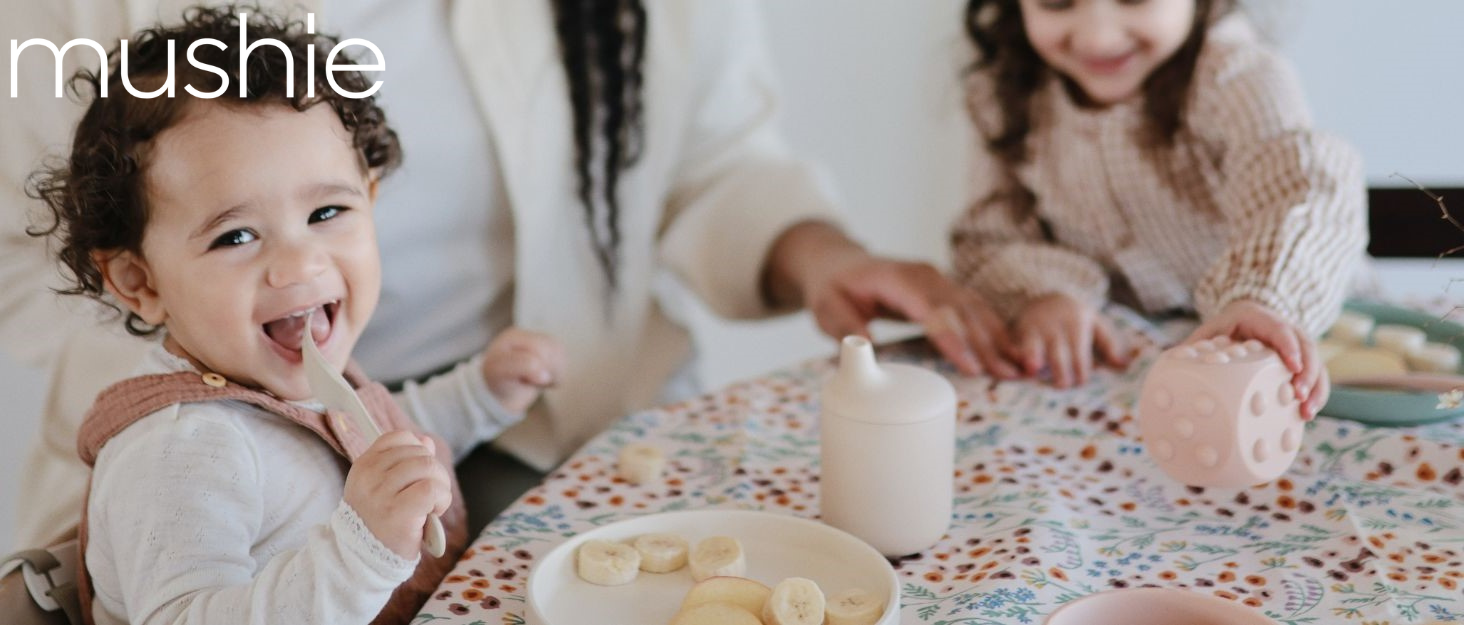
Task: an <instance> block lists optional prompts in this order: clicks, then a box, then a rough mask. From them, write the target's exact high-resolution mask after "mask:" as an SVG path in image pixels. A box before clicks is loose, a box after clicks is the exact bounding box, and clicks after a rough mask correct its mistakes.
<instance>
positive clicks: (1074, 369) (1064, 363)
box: [1014, 293, 1129, 388]
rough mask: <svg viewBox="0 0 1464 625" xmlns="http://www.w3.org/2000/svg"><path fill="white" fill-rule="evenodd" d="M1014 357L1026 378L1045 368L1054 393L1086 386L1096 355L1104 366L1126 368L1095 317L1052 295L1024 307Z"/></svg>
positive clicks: (1104, 323) (1109, 330)
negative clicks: (1082, 385) (1074, 386)
mask: <svg viewBox="0 0 1464 625" xmlns="http://www.w3.org/2000/svg"><path fill="white" fill-rule="evenodd" d="M1014 332H1015V334H1016V351H1017V355H1018V362H1020V363H1021V365H1022V367H1023V369H1025V371H1026V373H1027V375H1037V372H1039V371H1041V370H1042V369H1043V368H1044V367H1046V368H1047V369H1048V370H1049V372H1050V373H1051V374H1052V383H1053V385H1054V386H1056V387H1058V388H1068V387H1070V386H1073V385H1081V384H1086V383H1087V382H1088V376H1089V375H1090V374H1091V373H1092V371H1093V354H1094V352H1095V351H1096V352H1097V354H1098V356H1099V357H1100V358H1101V359H1102V361H1103V362H1104V363H1107V364H1109V365H1112V366H1114V367H1117V368H1120V369H1121V368H1123V367H1127V366H1128V362H1129V361H1128V357H1127V355H1126V353H1125V350H1124V349H1123V348H1122V346H1121V345H1120V343H1119V340H1118V336H1117V333H1115V332H1114V330H1113V327H1112V326H1111V325H1109V323H1108V320H1106V319H1104V318H1103V316H1102V315H1100V314H1098V311H1097V310H1096V309H1094V308H1093V307H1091V306H1088V305H1087V304H1084V303H1082V302H1080V301H1078V300H1076V299H1074V298H1072V297H1070V296H1067V295H1061V294H1055V293H1054V294H1050V295H1044V296H1042V297H1038V298H1037V299H1034V300H1032V301H1031V302H1028V303H1027V307H1026V308H1025V309H1023V310H1022V314H1021V315H1020V316H1018V317H1017V322H1016V327H1015V330H1014Z"/></svg>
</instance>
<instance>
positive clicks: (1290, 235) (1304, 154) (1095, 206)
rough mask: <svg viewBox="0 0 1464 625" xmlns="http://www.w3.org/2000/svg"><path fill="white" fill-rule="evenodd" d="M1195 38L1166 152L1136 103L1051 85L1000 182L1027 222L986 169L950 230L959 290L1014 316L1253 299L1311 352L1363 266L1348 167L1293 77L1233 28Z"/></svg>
mask: <svg viewBox="0 0 1464 625" xmlns="http://www.w3.org/2000/svg"><path fill="white" fill-rule="evenodd" d="M1208 35H1209V36H1208V39H1207V41H1206V43H1205V46H1204V48H1203V50H1202V52H1201V53H1200V56H1199V60H1198V62H1197V64H1196V68H1195V72H1194V77H1193V82H1192V84H1191V86H1190V91H1191V93H1190V99H1189V104H1188V107H1189V108H1188V109H1187V112H1186V116H1185V118H1184V120H1183V124H1182V128H1181V129H1180V132H1179V133H1178V135H1177V136H1176V137H1175V139H1174V144H1173V145H1172V146H1158V145H1153V142H1150V141H1146V140H1144V135H1143V134H1142V133H1143V131H1144V130H1145V124H1146V119H1145V115H1144V111H1143V108H1142V102H1141V101H1129V102H1125V103H1122V104H1117V105H1113V106H1110V107H1107V108H1103V109H1086V108H1082V107H1080V106H1079V105H1078V104H1077V103H1075V102H1074V101H1073V100H1072V98H1071V97H1070V96H1069V95H1068V93H1067V91H1066V89H1065V88H1064V86H1063V85H1062V83H1061V82H1060V81H1058V80H1056V79H1049V80H1047V81H1046V83H1045V84H1044V85H1043V86H1042V87H1040V88H1039V89H1038V91H1037V93H1036V94H1035V95H1034V97H1033V100H1032V119H1033V129H1032V130H1031V132H1030V133H1029V135H1028V137H1027V147H1028V157H1027V160H1026V162H1024V163H1023V164H1022V165H1021V166H1020V167H1018V168H1017V171H1015V172H1012V175H1014V176H1015V181H1016V182H1018V183H1019V184H1020V185H1021V186H1023V187H1025V188H1026V189H1027V190H1029V191H1031V192H1032V193H1033V194H1034V195H1035V198H1036V200H1035V205H1034V206H1033V207H1032V209H1031V210H1030V211H1017V210H1013V205H1012V203H1010V202H1009V201H1007V200H1008V198H1009V197H1010V196H1009V195H1008V194H1009V193H1010V187H1009V185H1010V184H1011V182H1012V179H1011V178H1010V177H1009V176H1008V175H1006V174H1004V173H1003V170H1002V167H1001V166H1000V165H999V164H998V162H997V161H996V159H995V157H994V156H992V155H990V154H982V155H981V158H978V165H977V168H976V171H975V172H974V179H975V187H976V189H975V190H976V195H975V197H976V202H975V203H974V204H973V205H972V207H971V208H970V209H969V210H968V211H967V212H966V213H965V214H964V215H963V216H962V217H960V218H959V219H958V220H957V221H956V223H955V226H954V230H953V236H952V245H953V248H952V256H953V259H954V265H955V269H956V274H957V277H958V278H959V279H960V280H961V281H962V282H964V283H965V284H968V285H970V286H972V287H974V288H976V289H978V290H979V291H981V292H982V293H983V294H985V295H986V296H987V297H988V298H989V299H990V300H991V301H992V302H993V303H994V304H996V305H997V306H998V307H999V308H1001V309H1002V310H1003V311H1004V312H1005V313H1006V314H1007V315H1008V316H1009V317H1011V316H1015V315H1016V314H1018V313H1019V312H1020V311H1021V309H1022V308H1023V307H1024V306H1025V305H1026V303H1027V302H1029V301H1030V300H1032V299H1033V298H1036V297H1038V296H1041V295H1045V294H1049V293H1062V294H1067V295H1071V296H1073V297H1075V298H1078V299H1079V300H1081V301H1086V302H1090V303H1093V304H1095V305H1096V304H1097V303H1099V302H1101V301H1103V300H1104V299H1106V298H1108V297H1110V296H1111V295H1112V296H1117V299H1121V300H1126V303H1130V304H1133V305H1137V306H1138V307H1139V308H1141V309H1143V310H1145V311H1148V312H1161V311H1166V310H1171V309H1192V310H1196V311H1197V312H1199V314H1200V316H1201V317H1208V316H1210V315H1212V314H1215V313H1216V312H1218V311H1219V310H1220V309H1221V308H1223V307H1224V306H1225V305H1226V304H1228V303H1230V302H1232V301H1235V300H1237V299H1242V298H1248V299H1254V300H1257V301H1259V302H1261V303H1263V304H1266V305H1267V306H1269V307H1270V308H1272V309H1274V310H1276V311H1277V312H1278V313H1280V314H1281V315H1282V316H1284V317H1285V318H1286V319H1287V320H1288V321H1290V322H1292V323H1295V324H1298V325H1299V326H1300V327H1302V328H1304V329H1305V330H1307V331H1309V332H1311V333H1312V334H1313V335H1314V336H1315V335H1318V334H1320V333H1321V332H1322V331H1323V330H1324V329H1326V327H1327V326H1328V325H1329V324H1330V323H1331V322H1332V320H1333V319H1335V317H1336V315H1337V313H1338V311H1339V310H1340V309H1341V304H1342V300H1343V298H1344V297H1345V295H1346V294H1347V292H1348V289H1349V288H1350V287H1351V286H1352V278H1353V274H1354V271H1355V270H1356V269H1357V268H1358V267H1359V266H1360V265H1361V264H1362V263H1363V262H1364V255H1365V247H1366V243H1367V227H1366V222H1365V218H1366V215H1365V210H1364V207H1365V197H1366V196H1365V191H1366V189H1365V182H1364V176H1363V171H1362V166H1361V160H1360V158H1359V157H1358V155H1357V153H1356V151H1354V150H1353V149H1352V148H1351V147H1350V146H1348V145H1347V144H1346V143H1345V142H1343V141H1341V140H1340V139H1338V138H1337V137H1334V136H1331V135H1328V134H1326V133H1323V132H1319V131H1317V130H1316V129H1314V128H1313V127H1312V124H1311V117H1310V114H1309V113H1308V111H1307V107H1306V104H1305V102H1304V100H1303V98H1302V94H1301V88H1300V84H1299V82H1298V81H1297V79H1296V77H1295V76H1294V75H1293V73H1292V72H1291V70H1290V68H1289V67H1288V66H1287V65H1286V64H1285V62H1284V61H1283V60H1282V59H1281V58H1280V57H1278V56H1276V55H1275V54H1274V53H1272V52H1271V51H1269V50H1268V49H1266V48H1265V47H1264V46H1263V45H1262V44H1261V43H1260V42H1259V41H1258V40H1257V39H1256V38H1255V36H1254V35H1253V34H1252V33H1251V31H1250V29H1249V27H1248V25H1247V24H1246V23H1245V22H1244V21H1242V20H1240V19H1239V18H1227V20H1224V21H1222V22H1221V23H1220V24H1218V25H1216V26H1215V27H1213V28H1212V29H1211V31H1210V32H1209V33H1208ZM971 98H972V111H973V113H974V115H973V116H974V119H975V121H976V124H977V126H978V128H980V129H981V130H982V134H985V135H987V136H990V135H991V134H992V133H994V131H995V129H996V128H998V127H999V126H997V125H996V124H997V120H999V119H1000V114H999V109H998V108H997V107H999V103H998V102H997V100H996V98H995V95H994V91H993V89H992V85H991V82H990V80H989V79H988V78H986V77H983V76H978V77H976V79H975V80H974V81H973V85H972V92H971ZM1044 226H1045V228H1044ZM1044 230H1046V232H1044ZM1049 233H1050V238H1049ZM1111 279H1112V282H1113V284H1112V286H1115V287H1116V286H1118V285H1120V284H1121V285H1122V286H1123V290H1121V291H1120V290H1118V289H1114V291H1115V292H1113V293H1111V292H1110V286H1111V284H1110V282H1111Z"/></svg>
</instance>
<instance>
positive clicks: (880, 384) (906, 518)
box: [819, 336, 956, 557]
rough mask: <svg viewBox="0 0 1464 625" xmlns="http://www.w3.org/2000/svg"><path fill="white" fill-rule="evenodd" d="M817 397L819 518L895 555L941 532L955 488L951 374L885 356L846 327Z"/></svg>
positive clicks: (935, 538) (934, 538)
mask: <svg viewBox="0 0 1464 625" xmlns="http://www.w3.org/2000/svg"><path fill="white" fill-rule="evenodd" d="M821 398H822V403H823V410H822V416H821V421H820V428H821V434H820V439H821V455H820V461H821V467H822V468H821V473H820V477H819V484H820V486H819V490H820V494H819V498H820V508H821V511H822V516H823V521H824V522H825V523H827V524H829V525H831V526H833V527H836V528H839V529H842V530H844V531H846V532H849V533H850V534H853V535H854V536H857V537H858V538H860V539H861V540H863V541H865V542H867V543H869V544H870V545H871V546H873V547H874V548H875V549H876V550H878V551H879V552H880V553H882V554H884V555H886V556H891V557H895V556H904V555H909V554H912V553H915V552H918V551H922V550H924V549H926V548H928V547H930V546H931V545H933V544H935V542H936V541H938V540H940V538H941V536H943V535H944V534H945V532H946V529H947V528H949V527H950V522H951V505H952V503H951V498H952V497H953V495H954V490H953V485H952V482H953V479H954V478H953V477H952V474H953V473H954V470H955V454H956V443H955V433H956V432H955V430H956V425H955V424H956V392H955V389H953V388H951V384H950V382H947V381H946V379H945V378H943V377H941V376H940V375H938V374H936V373H935V372H933V371H927V370H925V369H922V368H920V367H916V366H913V365H903V364H885V365H881V364H879V363H877V362H875V360H874V347H873V346H872V345H870V343H869V340H868V339H865V338H863V337H858V336H850V337H845V338H844V340H843V343H842V346H841V350H840V352H839V367H838V370H837V371H835V372H834V373H833V374H832V375H830V376H829V378H828V379H827V380H825V381H824V384H823V391H822V395H821Z"/></svg>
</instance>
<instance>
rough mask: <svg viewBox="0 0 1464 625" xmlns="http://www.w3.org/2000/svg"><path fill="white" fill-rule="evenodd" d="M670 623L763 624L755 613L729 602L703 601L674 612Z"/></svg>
mask: <svg viewBox="0 0 1464 625" xmlns="http://www.w3.org/2000/svg"><path fill="white" fill-rule="evenodd" d="M671 625H763V623H762V621H760V620H758V618H757V615H756V614H753V613H751V612H748V611H747V610H744V609H742V608H740V607H737V606H735V605H732V604H730V603H715V602H714V603H703V604H701V605H698V606H694V607H691V608H688V609H685V610H682V611H680V612H677V613H676V617H675V618H672V619H671Z"/></svg>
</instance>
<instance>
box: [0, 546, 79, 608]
mask: <svg viewBox="0 0 1464 625" xmlns="http://www.w3.org/2000/svg"><path fill="white" fill-rule="evenodd" d="M76 550H77V539H75V538H72V539H70V540H67V541H64V542H61V543H58V544H55V545H52V546H50V547H47V548H44V549H27V550H25V551H21V552H17V553H14V554H11V555H10V556H8V557H6V558H5V559H4V560H3V561H0V611H3V612H4V614H5V615H6V622H7V623H12V624H16V625H82V623H83V620H82V615H81V599H80V595H79V594H78V592H77V586H76V569H77V566H76V565H77V561H78V557H77V555H76Z"/></svg>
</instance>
